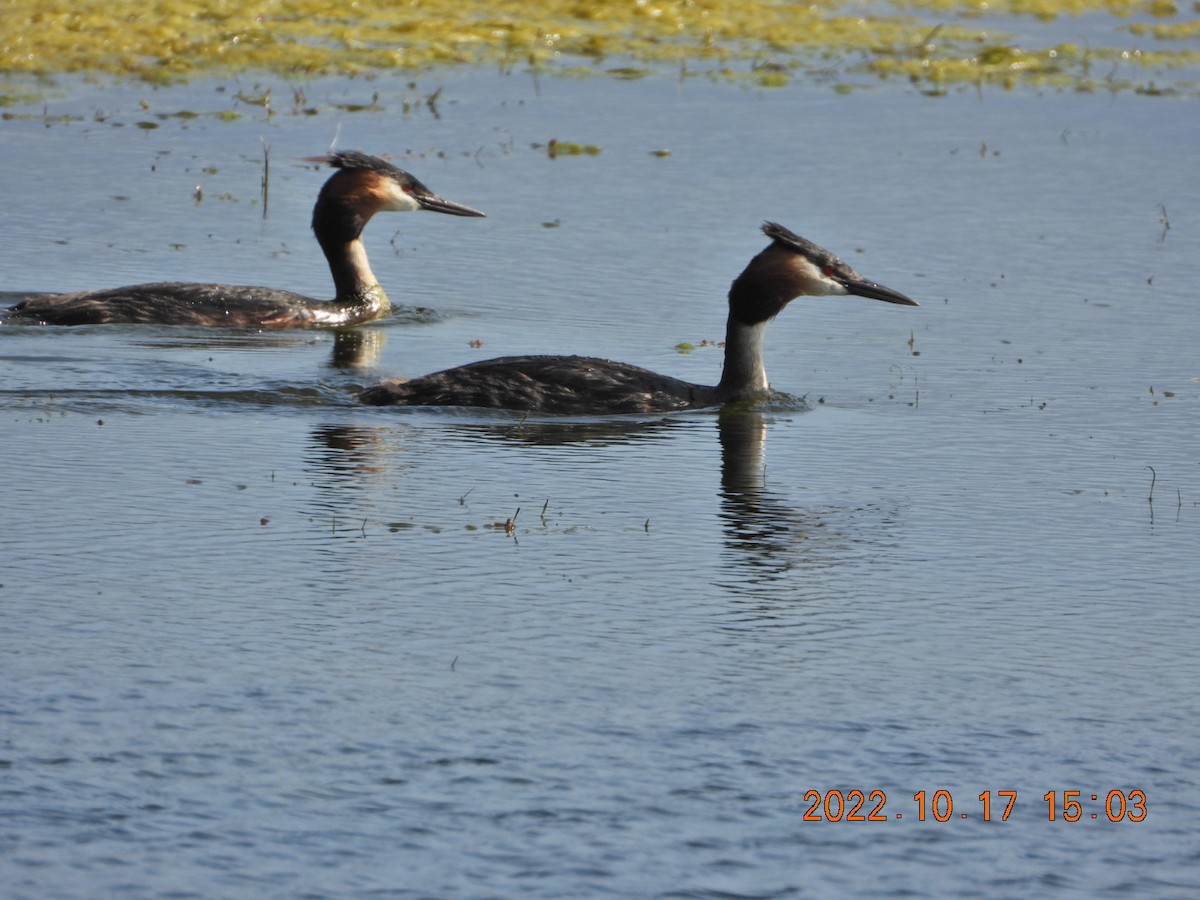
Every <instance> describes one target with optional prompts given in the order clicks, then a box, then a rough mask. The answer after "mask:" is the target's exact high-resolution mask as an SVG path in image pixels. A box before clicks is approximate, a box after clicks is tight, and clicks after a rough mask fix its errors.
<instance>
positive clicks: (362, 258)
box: [312, 185, 391, 315]
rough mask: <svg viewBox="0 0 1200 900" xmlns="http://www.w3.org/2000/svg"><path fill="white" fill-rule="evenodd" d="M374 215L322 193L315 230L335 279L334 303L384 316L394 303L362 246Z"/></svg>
mask: <svg viewBox="0 0 1200 900" xmlns="http://www.w3.org/2000/svg"><path fill="white" fill-rule="evenodd" d="M326 187H328V185H327V186H326ZM373 212H374V211H373V210H371V211H370V212H368V213H367V214H365V215H364V214H363V213H362V212H360V211H357V210H355V209H353V208H351V207H350V206H348V205H347V203H346V202H345V200H344V198H343V197H342V196H339V195H335V194H334V192H333V191H329V190H326V189H322V191H321V194H320V196H319V197H318V198H317V204H316V206H315V207H314V208H313V223H312V227H313V233H314V234H315V235H316V238H317V243H319V244H320V245H321V250H322V251H324V253H325V259H326V260H328V262H329V272H330V274H331V275H332V276H333V286H334V291H335V295H334V299H333V302H334V303H336V304H338V305H341V306H363V307H366V308H367V310H369V311H370V312H372V313H374V314H375V315H381V314H382V313H384V312H386V311H387V310H388V309H390V308H391V302H390V301H389V300H388V297H387V294H386V293H385V292H384V290H383V287H382V286H381V285H380V284H379V279H377V278H376V277H375V273H374V272H372V271H371V264H370V262H369V261H368V260H367V248H366V247H365V246H364V245H363V242H362V230H363V228H364V227H365V226H366V224H367V222H369V221H370V219H371V213H373Z"/></svg>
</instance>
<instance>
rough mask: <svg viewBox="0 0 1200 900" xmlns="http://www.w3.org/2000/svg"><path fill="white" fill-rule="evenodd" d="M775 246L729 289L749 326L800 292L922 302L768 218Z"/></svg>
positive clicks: (732, 309)
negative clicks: (862, 272)
mask: <svg viewBox="0 0 1200 900" xmlns="http://www.w3.org/2000/svg"><path fill="white" fill-rule="evenodd" d="M762 230H763V233H764V234H766V235H767V237H769V238H771V245H770V246H769V247H767V248H766V249H765V250H763V251H762V252H761V253H759V254H758V256H756V257H754V259H752V260H751V261H750V264H749V265H748V266H746V269H745V271H743V272H742V274H741V275H739V276H738V277H737V279H736V280H735V281H734V282H733V286H732V287H731V288H730V290H729V314H730V316H731V317H732V318H734V319H737V320H738V321H739V322H742V323H743V324H745V325H754V324H757V323H759V322H765V321H767V320H769V319H771V318H773V317H774V316H776V315H777V314H778V313H779V312H780V310H782V309H783V308H784V307H785V306H787V304H788V303H790V302H791V301H792V300H794V299H796V298H797V297H822V296H837V295H845V294H857V295H858V296H860V297H869V298H871V299H872V300H883V301H885V302H887V303H899V304H900V305H902V306H918V305H919V304H918V303H917V301H916V300H912V299H910V298H909V297H906V296H904V295H903V294H901V293H900V292H899V291H894V290H892V289H891V288H887V287H884V286H883V285H882V284H877V283H876V282H874V281H870V280H868V279H866V278H863V276H861V275H859V274H858V272H856V271H854V269H852V268H851V267H850V266H849V265H848V264H847V263H846V262H845V261H844V260H842V259H839V258H838V257H837V256H835V255H834V254H832V253H830V252H829V251H828V250H825V249H823V248H821V247H818V246H817V245H816V244H814V243H813V242H812V241H809V240H805V239H804V238H802V237H800V235H798V234H796V233H794V232H792V231H789V230H788V229H786V228H784V227H783V226H782V225H777V224H776V223H774V222H767V223H765V224H764V225H763V227H762Z"/></svg>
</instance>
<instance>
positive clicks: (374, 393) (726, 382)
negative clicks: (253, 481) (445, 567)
mask: <svg viewBox="0 0 1200 900" xmlns="http://www.w3.org/2000/svg"><path fill="white" fill-rule="evenodd" d="M762 230H763V232H764V233H766V235H767V237H769V238H771V244H770V245H769V246H768V247H767V248H766V249H765V250H763V251H762V252H761V253H759V254H758V255H757V256H755V257H754V259H752V260H751V261H750V264H749V265H748V266H746V269H745V271H743V272H742V274H741V275H739V276H738V277H737V279H736V280H735V281H734V282H733V285H732V286H731V287H730V289H729V319H728V322H727V324H726V330H725V368H724V371H723V372H722V374H721V381H720V383H719V384H717V385H716V386H714V387H708V386H705V385H699V384H690V383H688V382H686V381H680V380H679V379H677V378H670V377H668V376H666V375H659V374H657V373H655V372H651V371H649V370H647V369H643V368H640V367H638V366H631V365H627V364H626V363H619V362H612V361H610V360H607V359H592V358H589V357H583V356H508V357H501V358H499V359H489V360H484V361H482V362H477V363H470V364H468V365H465V366H459V367H458V368H454V369H447V370H445V371H443V372H435V373H433V374H432V375H426V376H424V377H422V378H414V379H412V380H411V381H404V380H396V381H385V382H383V383H382V384H379V385H376V386H375V387H372V388H368V389H367V390H365V391H363V392H362V394H360V395H359V399H360V400H361V401H362V402H364V403H369V404H373V405H376V406H387V405H400V406H475V407H484V408H489V409H512V410H525V411H529V412H545V413H562V414H574V415H590V414H596V413H601V414H603V413H639V412H668V411H671V410H679V409H702V408H705V407H710V406H719V405H721V404H725V403H730V402H734V401H746V400H755V399H758V398H761V397H763V396H765V395H766V394H767V392H768V391H769V387H770V386H769V384H768V383H767V373H766V370H765V369H764V368H763V334H764V333H765V332H766V328H767V324H768V323H769V322H770V321H771V319H773V318H774V317H775V316H776V315H777V314H778V313H779V312H780V311H781V310H782V309H783V308H784V307H785V306H787V304H788V303H789V302H791V301H792V300H794V299H795V298H796V297H801V296H827V295H840V294H857V295H858V296H860V297H869V298H871V299H873V300H883V301H885V302H887V303H898V304H900V305H901V306H917V305H918V304H917V302H916V301H915V300H911V299H909V298H908V297H906V296H904V295H903V294H901V293H899V292H898V291H893V290H892V289H891V288H886V287H884V286H883V285H881V284H876V283H875V282H874V281H868V280H867V279H866V278H863V277H862V276H861V275H859V274H858V273H857V272H855V271H854V269H852V268H851V267H850V266H849V265H847V264H846V263H845V262H843V261H842V260H841V259H838V257H836V256H834V255H833V254H832V253H830V252H829V251H828V250H823V249H821V248H820V247H818V246H817V245H816V244H813V243H812V242H811V241H807V240H805V239H804V238H802V237H800V236H799V235H797V234H793V233H792V232H791V231H788V229H786V228H784V227H783V226H782V225H776V224H775V223H774V222H767V223H766V224H765V225H763V229H762Z"/></svg>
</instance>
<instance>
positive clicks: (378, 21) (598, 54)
mask: <svg viewBox="0 0 1200 900" xmlns="http://www.w3.org/2000/svg"><path fill="white" fill-rule="evenodd" d="M1190 13H1191V10H1187V9H1185V10H1183V11H1182V12H1181V10H1180V8H1179V6H1178V5H1177V4H1176V2H1174V0H989V2H982V0H896V2H894V3H890V4H868V5H864V4H862V3H854V4H851V3H848V2H841V0H823V2H818V3H810V4H800V3H795V2H788V0H536V2H516V0H410V2H407V3H405V4H394V3H391V2H388V0H357V2H355V3H353V4H346V5H341V6H339V5H335V4H330V3H329V2H328V0H245V2H240V3H232V2H229V0H211V2H201V0H161V2H156V3H153V4H145V3H133V2H131V0H105V2H100V0H9V2H7V3H4V4H3V5H0V34H2V35H4V37H3V38H2V39H0V73H7V74H8V76H9V77H10V78H11V77H13V76H18V75H24V76H30V75H33V76H47V75H54V74H58V73H69V72H85V73H98V74H107V75H116V76H129V77H135V78H139V79H143V80H145V81H147V82H150V83H162V82H170V81H174V80H178V79H183V78H188V77H193V76H197V75H202V74H226V73H230V72H255V71H257V72H271V73H276V74H283V75H288V76H293V77H305V76H318V75H364V74H370V73H373V72H379V71H389V70H401V71H408V72H411V71H423V70H428V69H431V68H436V67H444V66H458V65H481V64H486V65H495V66H499V67H500V68H501V69H502V70H505V71H512V70H514V69H532V70H534V71H547V72H572V73H574V72H580V71H584V72H588V73H590V74H603V75H607V76H608V77H613V78H622V79H636V78H642V77H646V76H648V75H652V74H654V73H656V72H660V71H663V70H664V66H665V67H668V70H669V71H672V72H675V71H678V72H681V73H683V74H698V73H707V74H713V75H715V76H717V77H724V78H733V79H737V78H745V79H747V80H748V81H749V82H750V83H754V84H758V85H760V86H762V87H781V86H783V85H786V84H787V83H788V82H789V81H790V79H791V78H792V77H793V74H794V73H795V72H797V71H800V72H805V73H813V74H816V75H818V77H828V74H829V72H830V71H836V72H837V74H838V87H839V89H842V90H847V89H850V86H851V85H850V84H849V82H850V81H851V80H852V79H851V78H849V77H848V76H851V75H852V76H855V77H857V78H859V79H863V80H867V81H869V80H871V79H873V78H887V77H895V76H901V77H908V78H911V79H913V80H915V81H919V82H921V83H923V84H924V85H925V86H927V87H928V88H929V89H931V91H932V92H936V91H937V89H939V87H940V86H942V85H945V84H948V83H954V82H957V83H968V84H976V83H980V82H994V83H998V84H1001V85H1003V86H1013V85H1016V84H1050V85H1056V86H1080V85H1081V84H1083V86H1089V85H1090V84H1091V79H1092V76H1091V74H1090V73H1089V72H1088V71H1087V62H1089V61H1091V62H1094V61H1101V60H1113V61H1119V62H1121V63H1126V64H1130V65H1133V66H1139V67H1143V68H1153V67H1167V68H1171V69H1173V70H1180V69H1183V68H1193V69H1194V68H1197V67H1200V49H1198V48H1197V47H1196V46H1187V45H1188V44H1189V43H1191V44H1194V43H1195V42H1196V40H1197V38H1198V37H1200V25H1198V23H1197V22H1195V21H1177V20H1178V19H1179V17H1180V16H1181V15H1188V14H1190ZM1084 15H1087V16H1089V17H1096V16H1104V17H1108V18H1110V19H1113V20H1119V21H1120V22H1121V23H1122V24H1121V26H1120V28H1121V30H1122V31H1123V33H1126V34H1129V35H1130V37H1131V39H1149V40H1156V41H1160V42H1167V41H1170V42H1172V43H1173V44H1180V43H1182V44H1183V46H1172V47H1171V48H1170V49H1162V48H1161V47H1160V48H1159V49H1158V50H1156V51H1155V52H1154V53H1153V54H1149V53H1147V52H1145V48H1140V47H1137V46H1133V45H1130V46H1110V47H1103V46H1096V45H1094V44H1093V45H1092V46H1091V47H1090V49H1088V50H1087V51H1086V52H1082V51H1078V50H1076V51H1075V52H1073V53H1072V52H1068V51H1067V50H1066V49H1065V48H1064V47H1062V46H1061V45H1059V44H1057V42H1050V41H1047V42H1046V43H1045V44H1043V45H1038V44H1037V43H1036V41H1033V42H1031V41H1025V42H1023V43H1022V44H1018V42H1017V41H1016V40H1015V39H1012V38H1011V36H1007V35H1005V34H1003V33H1002V30H1003V28H1004V24H1005V22H1006V21H1010V22H1012V23H1013V27H1017V24H1018V23H1019V27H1020V30H1021V31H1022V33H1023V34H1026V35H1028V34H1029V33H1030V32H1031V29H1032V32H1033V33H1034V34H1036V33H1037V27H1038V25H1037V23H1048V22H1053V21H1055V20H1057V19H1059V18H1061V17H1081V16H1084ZM1134 19H1136V20H1137V21H1128V22H1126V20H1134ZM1106 33H1107V32H1106ZM610 58H611V59H612V60H613V62H612V64H608V63H606V60H608V59H610ZM631 63H632V64H631ZM1160 77H1161V76H1160ZM1107 86H1108V87H1113V86H1114V83H1112V82H1110V83H1109V84H1108V85H1107ZM1116 86H1118V87H1120V86H1123V83H1121V84H1118V85H1116ZM1130 86H1132V87H1137V86H1139V85H1136V84H1133V83H1132V82H1131V84H1130ZM1142 86H1143V87H1144V85H1142ZM1170 87H1172V88H1187V89H1191V87H1192V85H1191V83H1188V84H1174V85H1171V86H1170ZM2 93H7V92H2ZM267 100H268V102H269V98H267Z"/></svg>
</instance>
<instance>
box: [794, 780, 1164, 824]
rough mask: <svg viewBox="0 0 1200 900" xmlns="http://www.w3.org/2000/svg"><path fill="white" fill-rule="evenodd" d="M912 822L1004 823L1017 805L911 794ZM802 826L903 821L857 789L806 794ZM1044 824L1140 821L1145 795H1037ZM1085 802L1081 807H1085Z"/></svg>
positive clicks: (994, 795) (993, 797)
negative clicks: (966, 803)
mask: <svg viewBox="0 0 1200 900" xmlns="http://www.w3.org/2000/svg"><path fill="white" fill-rule="evenodd" d="M912 799H913V803H915V804H916V811H915V818H916V820H917V821H918V822H924V821H926V820H929V819H932V820H934V821H936V822H949V821H950V820H951V819H960V820H961V819H982V820H983V821H984V822H990V821H992V820H993V819H998V820H999V821H1001V822H1007V821H1008V817H1009V816H1010V815H1012V814H1013V811H1014V810H1015V809H1016V805H1017V792H1016V791H1007V790H1005V791H984V792H983V793H981V794H979V795H978V796H977V797H975V798H974V800H975V802H976V803H978V806H971V807H970V808H969V810H965V811H964V810H963V809H962V808H959V809H958V810H956V809H955V805H954V796H953V795H952V794H951V793H950V791H947V790H937V791H932V792H928V791H917V792H916V793H915V794H913V796H912ZM804 802H805V804H806V808H805V811H804V821H805V822H888V821H892V820H896V819H903V818H904V813H903V812H894V813H889V812H887V810H886V807H887V802H888V798H887V793H886V792H884V791H881V790H874V791H871V792H869V793H867V792H864V791H860V790H858V789H854V790H849V791H841V790H838V789H837V788H833V789H830V790H827V791H825V792H824V793H822V792H821V791H818V790H815V789H814V790H809V791H806V792H805V794H804ZM1042 802H1043V803H1045V804H1046V814H1047V820H1048V821H1050V822H1078V821H1081V820H1089V819H1095V820H1103V819H1107V820H1108V821H1110V822H1122V821H1124V822H1141V821H1143V820H1145V818H1146V792H1145V791H1142V790H1138V789H1134V790H1130V791H1123V790H1116V789H1114V790H1110V791H1108V792H1107V793H1106V794H1101V793H1099V792H1097V793H1091V792H1090V791H1087V792H1085V791H1076V790H1061V791H1046V793H1045V794H1043V795H1042ZM1085 804H1086V805H1085Z"/></svg>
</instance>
